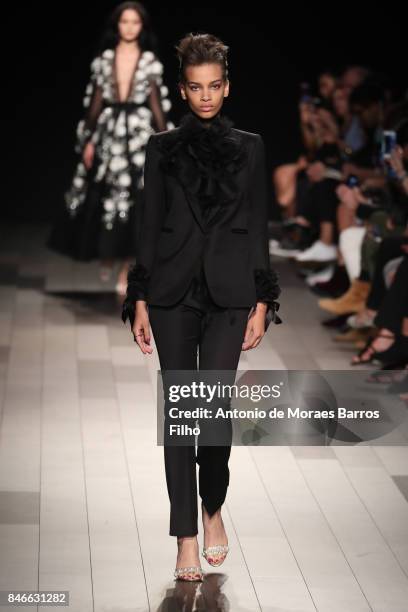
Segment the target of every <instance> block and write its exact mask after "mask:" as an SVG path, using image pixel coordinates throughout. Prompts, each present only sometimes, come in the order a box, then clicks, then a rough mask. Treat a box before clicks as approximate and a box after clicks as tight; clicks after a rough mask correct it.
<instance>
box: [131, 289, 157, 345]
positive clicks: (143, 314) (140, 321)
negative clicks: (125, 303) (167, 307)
mask: <svg viewBox="0 0 408 612" xmlns="http://www.w3.org/2000/svg"><path fill="white" fill-rule="evenodd" d="M132 332H133V335H134V338H135V341H136V342H137V344H138V345H139V347H140V350H141V351H142V353H143V354H144V355H146V353H149V354H150V353H153V349H152V347H151V346H150V340H151V336H150V323H149V314H148V312H147V308H146V302H144V301H142V300H137V302H136V315H135V322H134V324H133V327H132Z"/></svg>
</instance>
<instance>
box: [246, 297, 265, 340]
mask: <svg viewBox="0 0 408 612" xmlns="http://www.w3.org/2000/svg"><path fill="white" fill-rule="evenodd" d="M267 309H268V307H267V305H266V304H264V303H262V302H258V304H257V306H256V310H255V312H254V313H253V314H252V315H251V317H250V318H249V320H248V323H247V326H246V330H245V337H244V342H243V344H242V350H243V351H247V350H249V349H253V348H256V347H257V346H258V344H259V343H260V342H261V340H262V338H263V337H264V335H265V316H266V311H267Z"/></svg>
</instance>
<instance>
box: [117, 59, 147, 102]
mask: <svg viewBox="0 0 408 612" xmlns="http://www.w3.org/2000/svg"><path fill="white" fill-rule="evenodd" d="M143 53H144V51H140V54H139V57H138V58H137V61H136V63H135V67H134V69H133V74H132V78H131V79H130V81H129V85H128V90H127V94H126V97H125V99H124V100H121V98H120V95H119V93H120V92H119V84H118V72H117V64H116V60H117V53H116V48H115V50H114V52H113V70H112V72H113V80H114V84H115V92H116V99H117V101H118V102H121V103H124V102H128V101H129V97H130V93H131V91H132V88H133V85H134V82H135V75H136V72H137V71H138V69H139V64H140V60H141V58H142V55H143Z"/></svg>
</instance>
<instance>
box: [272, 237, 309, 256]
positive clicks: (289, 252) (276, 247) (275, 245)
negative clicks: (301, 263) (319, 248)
mask: <svg viewBox="0 0 408 612" xmlns="http://www.w3.org/2000/svg"><path fill="white" fill-rule="evenodd" d="M300 252H301V251H300V249H285V248H284V247H281V244H280V242H279V241H278V240H274V239H273V238H271V239H270V240H269V255H278V256H279V257H294V256H295V255H297V254H298V253H300Z"/></svg>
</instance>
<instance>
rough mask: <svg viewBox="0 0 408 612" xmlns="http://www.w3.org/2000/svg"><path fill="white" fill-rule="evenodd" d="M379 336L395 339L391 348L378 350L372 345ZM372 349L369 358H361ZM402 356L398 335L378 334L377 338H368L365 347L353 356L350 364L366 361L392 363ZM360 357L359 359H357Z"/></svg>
mask: <svg viewBox="0 0 408 612" xmlns="http://www.w3.org/2000/svg"><path fill="white" fill-rule="evenodd" d="M377 338H388V340H394V342H393V343H392V344H391V346H390V347H389V348H387V349H386V350H385V351H376V350H375V349H374V348H373V347H372V346H371V345H372V343H373V342H374V341H375V340H376V339H377ZM367 351H370V354H369V357H368V359H361V358H362V356H363V355H364V353H366V352H367ZM400 358H401V351H400V346H399V343H398V339H397V336H396V335H392V336H390V335H386V334H381V333H380V334H377V335H376V336H375V338H372V337H371V338H368V340H367V342H366V343H365V345H364V346H363V348H362V349H361V350H360V351H359V352H358V353H357V355H355V356H354V357H353V359H352V360H351V361H350V365H360V364H364V363H372V362H373V361H379V362H381V363H387V362H388V363H390V362H392V361H395V360H397V359H400ZM355 359H358V361H355Z"/></svg>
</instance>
